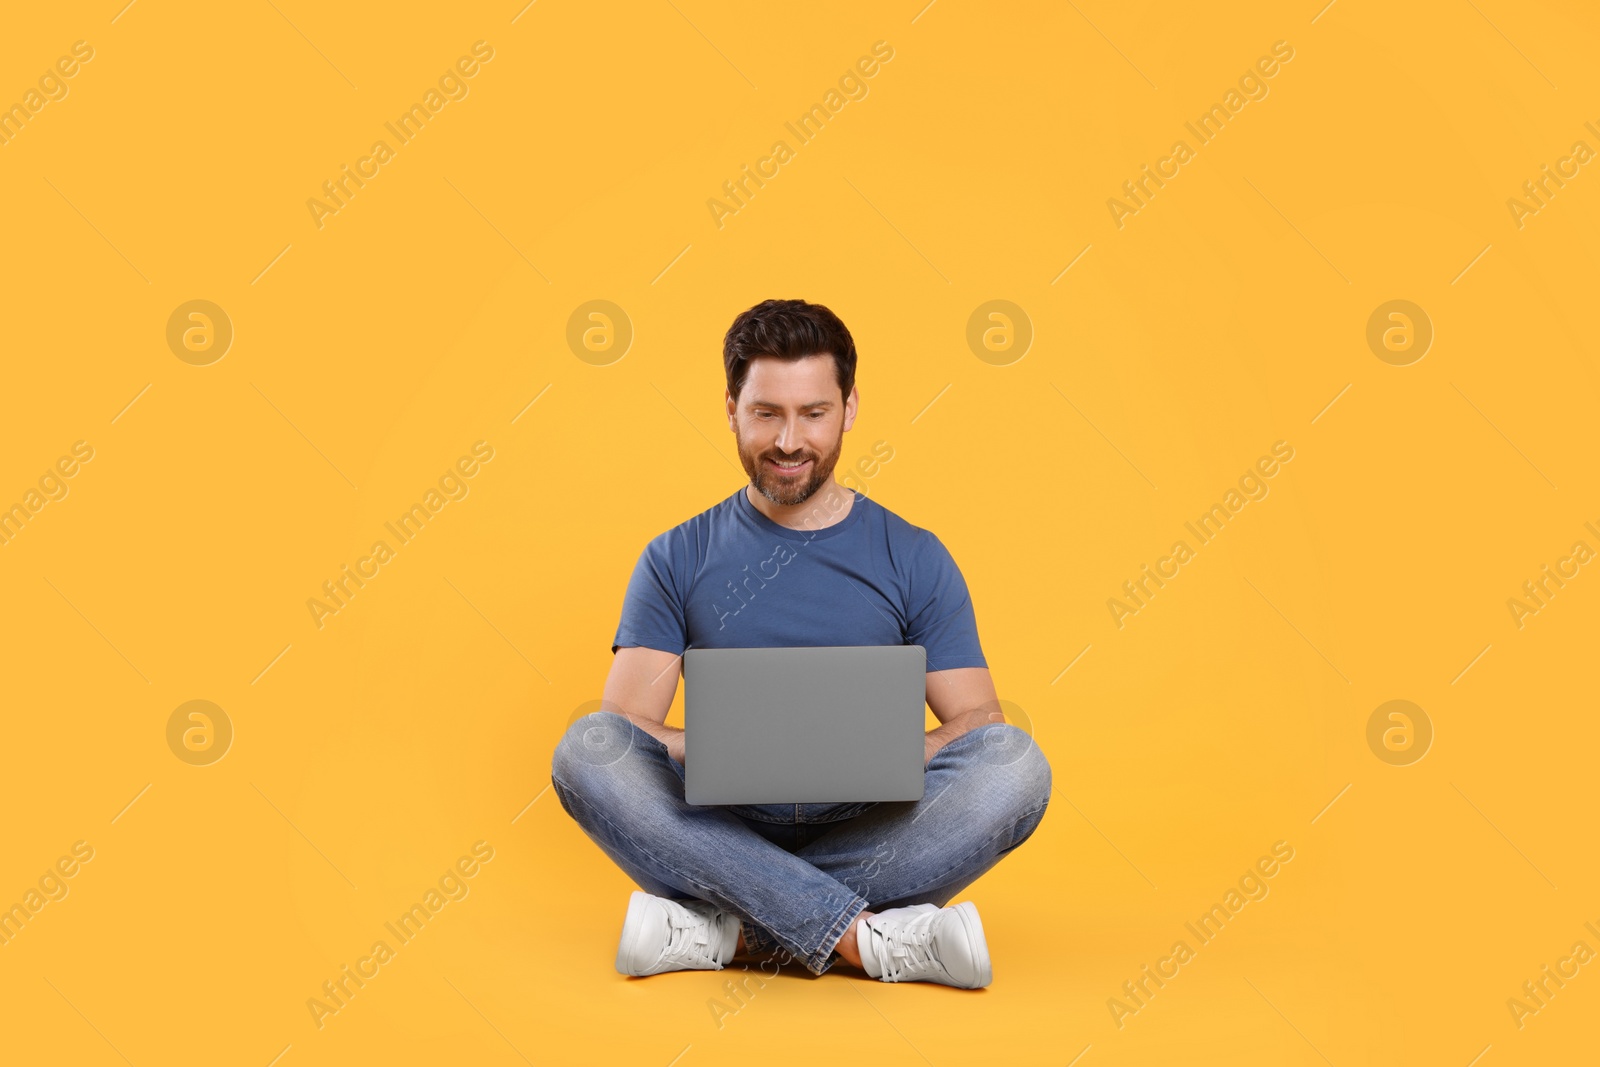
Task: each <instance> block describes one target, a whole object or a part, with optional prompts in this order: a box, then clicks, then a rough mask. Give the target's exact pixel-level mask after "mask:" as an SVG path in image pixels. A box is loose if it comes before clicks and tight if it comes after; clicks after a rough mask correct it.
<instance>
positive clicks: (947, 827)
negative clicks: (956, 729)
mask: <svg viewBox="0 0 1600 1067" xmlns="http://www.w3.org/2000/svg"><path fill="white" fill-rule="evenodd" d="M551 782H552V784H553V786H554V788H555V790H556V795H557V797H558V798H559V799H560V801H561V805H562V807H563V808H565V809H566V811H567V813H568V814H569V815H571V816H572V817H573V819H575V820H576V821H577V823H578V825H579V826H580V827H581V828H582V829H583V830H584V832H585V833H586V834H587V835H588V836H589V837H590V839H591V840H593V841H594V842H595V844H597V845H598V846H599V847H600V848H601V850H602V851H604V852H605V853H606V855H608V856H610V857H611V859H612V860H613V861H614V862H615V863H616V864H617V865H618V866H619V867H621V868H622V869H623V870H624V871H625V872H627V874H628V875H629V876H630V877H631V878H632V879H633V880H634V881H635V882H636V883H637V884H638V885H639V887H640V888H641V889H643V890H644V891H645V892H647V893H651V894H654V895H656V896H662V897H667V898H669V899H679V900H682V899H698V900H705V901H709V902H710V903H712V904H713V905H715V906H716V907H717V908H719V909H721V910H723V911H729V912H732V913H734V914H736V915H737V916H739V918H740V920H741V922H742V929H741V938H740V941H741V949H742V951H744V952H745V953H747V954H751V955H756V956H763V955H768V954H772V953H776V952H779V951H786V952H787V953H788V954H789V955H790V956H792V957H793V958H795V959H798V960H800V961H801V962H802V963H804V964H805V966H806V967H807V969H808V970H810V971H811V972H813V973H814V974H822V973H823V972H824V971H826V970H827V969H828V968H829V966H831V964H832V962H833V959H834V953H835V950H838V953H839V955H840V956H842V957H844V958H845V959H846V961H847V962H850V963H853V964H856V965H859V960H858V959H854V958H852V957H854V955H855V946H854V941H853V939H850V940H849V943H848V944H846V945H845V947H844V948H840V947H839V946H840V943H841V940H843V939H844V935H845V934H847V933H849V932H851V931H853V930H854V928H855V925H856V922H857V920H858V919H859V918H860V917H861V915H862V914H863V913H867V914H871V913H872V912H876V911H883V910H887V909H889V908H896V907H904V906H907V905H910V904H920V903H932V904H936V905H938V906H940V907H943V906H944V905H945V904H946V903H947V902H948V901H949V900H950V899H951V898H952V897H954V896H955V895H956V894H957V893H959V892H960V891H961V890H962V889H963V888H964V887H966V886H967V885H969V884H971V883H972V882H973V881H974V880H976V879H977V878H978V877H979V876H980V875H982V874H983V873H984V872H985V871H987V870H988V869H989V868H990V867H993V866H994V865H995V864H996V863H998V862H999V861H1000V859H1001V858H1002V857H1003V856H1005V855H1006V854H1007V853H1009V852H1010V851H1012V850H1013V849H1015V848H1016V847H1018V846H1019V845H1021V844H1022V842H1023V841H1025V840H1027V839H1028V837H1029V836H1030V835H1032V833H1033V831H1034V829H1035V828H1037V826H1038V825H1039V822H1040V820H1042V819H1043V817H1044V812H1045V809H1046V807H1047V806H1048V805H1049V800H1050V765H1049V762H1048V761H1047V760H1046V759H1045V756H1044V754H1043V753H1042V752H1041V751H1040V750H1039V748H1038V746H1037V745H1036V744H1034V742H1033V739H1032V738H1030V737H1029V736H1028V735H1027V734H1026V733H1024V732H1023V731H1021V730H1019V729H1017V728H1016V727H1015V726H1011V725H1009V724H994V725H990V726H986V727H980V728H979V729H977V730H973V731H971V732H970V733H967V734H963V735H962V736H961V737H958V738H956V739H955V740H954V741H952V742H950V743H949V744H947V745H945V746H944V747H943V748H941V749H940V750H939V751H938V752H936V753H935V754H934V756H933V759H932V760H930V761H929V762H928V765H927V770H926V778H925V792H924V794H923V798H922V799H921V800H917V801H904V802H896V803H879V804H874V805H871V806H869V807H867V808H866V809H865V810H864V811H863V812H862V813H861V814H859V815H856V816H853V817H851V818H847V819H843V820H840V821H838V822H836V823H832V824H828V825H829V829H827V830H825V831H824V832H822V833H821V834H820V835H819V836H817V837H816V838H815V840H812V841H810V842H809V843H807V844H805V845H803V846H801V847H799V848H797V849H795V850H793V851H791V850H789V849H786V848H784V847H782V846H781V845H779V844H777V843H775V842H773V841H771V840H769V839H768V838H767V837H765V836H763V835H762V834H761V833H759V832H758V831H757V830H755V829H753V828H752V827H751V826H750V825H749V824H748V823H747V822H746V821H745V820H744V819H742V818H741V817H739V816H738V815H736V814H734V813H733V812H732V811H730V810H728V809H727V808H726V807H720V806H697V805H692V804H689V803H687V802H686V801H685V800H684V794H683V766H682V765H681V764H679V763H678V762H677V761H676V760H673V759H672V758H671V757H670V756H668V755H667V748H666V746H665V745H664V744H662V743H661V742H660V741H658V740H657V739H656V738H654V737H652V736H651V735H650V734H648V733H646V732H645V731H644V730H642V729H640V728H639V727H637V726H635V725H634V724H633V723H631V722H629V721H628V720H627V719H625V718H623V717H622V716H620V715H616V714H613V713H611V712H603V711H597V712H593V713H591V714H589V715H586V716H584V717H582V718H580V719H579V720H577V721H576V722H574V723H573V724H572V726H571V727H570V728H569V729H568V731H567V733H566V735H565V736H564V737H563V738H562V739H561V742H560V744H558V745H557V747H556V751H555V755H554V757H553V759H552V761H551Z"/></svg>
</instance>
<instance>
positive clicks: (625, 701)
mask: <svg viewBox="0 0 1600 1067" xmlns="http://www.w3.org/2000/svg"><path fill="white" fill-rule="evenodd" d="M682 673H683V657H682V656H681V655H673V654H672V653H671V652H662V651H661V650H660V649H655V648H642V647H633V648H619V649H617V653H616V655H615V656H613V657H612V659H611V673H610V674H608V675H607V676H606V688H605V692H604V693H603V694H602V695H601V697H600V710H601V711H613V712H616V713H617V714H618V715H621V716H623V717H625V718H627V719H629V720H630V721H632V722H633V723H634V724H635V725H637V726H638V727H639V728H640V729H641V730H643V731H645V732H646V733H648V734H650V735H651V736H652V737H655V738H656V739H657V740H659V741H661V742H662V743H663V744H665V745H666V746H667V753H668V755H670V756H671V757H672V758H673V759H675V760H677V761H678V762H679V763H682V762H683V731H682V730H680V729H678V728H677V727H675V726H663V725H662V724H663V723H664V722H666V719H667V709H669V708H671V707H672V698H673V696H675V695H676V694H677V692H678V676H679V675H680V674H682ZM929 677H930V678H931V677H932V675H929Z"/></svg>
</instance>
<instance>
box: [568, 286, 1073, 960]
mask: <svg viewBox="0 0 1600 1067" xmlns="http://www.w3.org/2000/svg"><path fill="white" fill-rule="evenodd" d="M723 365H724V370H725V372H726V377H727V392H726V394H725V400H726V405H727V415H728V427H729V429H731V430H732V431H733V434H734V438H735V440H736V442H737V444H738V450H739V460H740V462H741V463H742V464H743V465H744V469H745V473H746V474H747V475H749V478H750V484H749V485H746V486H742V487H741V488H740V489H739V490H738V491H737V492H735V493H734V494H733V495H732V496H730V497H728V498H726V499H725V500H723V501H721V502H720V503H718V504H716V505H715V506H713V507H711V508H710V509H708V510H706V511H703V512H701V513H700V514H698V515H696V516H694V517H693V518H691V519H689V520H687V521H686V522H683V523H681V524H679V525H677V526H675V527H673V528H672V529H670V530H667V531H666V532H664V533H662V534H660V535H659V536H657V537H655V538H654V539H652V540H651V541H650V543H649V544H648V545H647V546H646V547H645V549H644V551H643V553H642V554H641V555H640V557H639V560H638V562H637V564H636V565H635V567H634V570H633V575H632V577H631V579H630V580H629V582H628V588H627V594H626V596H625V598H624V600H623V606H622V618H621V621H620V623H619V625H618V627H617V631H616V635H615V637H614V639H613V641H612V647H611V650H612V652H613V654H614V658H613V660H612V664H611V672H610V675H609V676H608V677H607V679H606V686H605V693H604V696H603V698H602V700H601V708H600V710H599V711H596V712H592V713H590V714H588V715H585V716H583V717H582V718H580V719H578V720H577V721H576V722H574V723H573V724H572V726H571V727H570V728H569V729H568V730H567V733H566V735H565V736H564V737H563V738H562V739H561V742H560V743H559V745H557V747H556V751H555V756H554V758H553V760H552V764H551V780H552V785H553V786H554V788H555V791H556V795H557V796H558V797H559V798H560V801H561V804H562V806H563V807H564V808H565V809H566V811H567V813H568V814H570V815H571V816H572V817H573V819H575V820H576V821H577V823H578V824H579V826H580V827H582V829H583V830H584V832H585V833H587V834H588V835H589V837H590V838H591V839H592V840H593V841H594V842H595V843H596V844H597V845H598V846H599V847H600V848H601V850H602V851H604V852H605V853H606V855H607V856H609V857H610V858H611V859H612V860H613V861H615V862H616V863H617V864H618V866H620V867H621V868H622V869H623V870H624V871H625V872H626V873H627V874H628V875H629V877H631V878H632V879H633V880H634V881H635V882H636V883H637V884H638V885H639V886H640V888H641V889H642V890H643V892H635V893H634V894H633V895H632V897H631V898H630V901H629V905H628V910H627V913H626V916H625V918H624V921H623V929H622V937H621V942H620V944H619V946H618V949H617V959H616V967H617V970H618V971H620V972H622V973H623V974H628V975H635V976H642V975H649V974H659V973H661V972H663V971H672V970H683V969H700V970H720V969H722V967H724V966H725V965H726V964H727V963H729V962H730V961H732V960H734V959H735V958H739V957H743V958H747V959H760V960H767V959H777V960H778V961H779V962H783V961H786V960H788V959H798V960H800V961H801V962H802V963H804V964H805V966H806V967H807V969H809V970H810V971H812V972H813V973H815V974H821V973H823V972H824V971H826V970H827V969H828V968H829V967H830V966H831V965H832V964H833V963H834V962H835V961H837V960H839V959H843V960H844V961H845V962H846V963H848V964H850V965H852V966H855V967H858V968H861V969H862V970H865V971H866V973H867V974H869V975H870V976H872V977H874V978H879V979H881V980H883V981H885V982H904V981H931V982H939V983H942V984H944V985H951V986H958V987H962V988H978V987H981V986H985V985H988V984H989V982H990V980H991V979H992V976H993V971H992V967H991V964H990V960H989V951H988V946H987V944H986V942H985V939H984V934H983V925H982V923H981V922H980V920H979V918H978V911H977V908H976V906H975V905H974V904H973V903H972V902H971V901H966V902H963V903H961V904H958V905H956V906H954V907H947V906H946V905H947V903H948V901H950V900H951V899H952V898H954V897H955V895H956V894H957V893H959V892H960V891H961V890H962V889H964V888H965V887H966V886H968V885H969V884H971V883H972V882H973V881H974V880H976V879H977V878H978V877H979V876H980V875H981V874H983V873H984V872H985V871H987V870H988V869H989V868H991V867H993V866H994V865H995V864H996V863H998V862H999V861H1000V859H1001V858H1002V857H1004V856H1005V855H1007V854H1008V853H1010V852H1011V851H1012V850H1014V849H1015V848H1017V847H1018V846H1019V845H1021V844H1022V843H1023V842H1024V841H1026V840H1027V839H1028V838H1029V837H1030V836H1031V835H1032V834H1033V832H1034V830H1035V829H1036V828H1037V827H1038V825H1039V823H1040V821H1041V820H1042V819H1043V818H1044V813H1045V808H1046V807H1047V806H1048V805H1049V801H1050V783H1051V779H1050V765H1049V763H1048V761H1047V760H1046V759H1045V757H1044V754H1043V753H1042V752H1041V751H1040V750H1039V748H1038V746H1037V745H1036V744H1034V742H1033V739H1032V738H1031V737H1029V736H1028V734H1027V733H1025V732H1024V731H1022V730H1020V729H1018V728H1017V727H1016V726H1014V725H1012V724H1010V723H1007V722H1006V721H1005V716H1004V714H1003V713H1002V712H1001V710H1000V704H999V700H998V699H997V697H996V694H995V688H994V683H993V681H992V680H991V679H990V677H989V669H988V661H987V660H986V659H985V658H984V655H983V649H982V646H981V644H980V643H979V640H978V629H977V621H976V616H975V614H974V611H973V606H972V600H971V598H970V596H969V595H968V593H967V586H966V582H965V580H964V579H963V578H962V575H961V571H960V569H959V568H958V567H957V566H956V563H955V561H954V559H952V558H951V556H950V553H949V552H948V551H947V550H946V549H945V547H944V545H943V544H942V543H941V542H940V541H939V539H938V538H937V537H935V536H934V535H933V533H931V532H930V531H928V530H924V529H921V528H919V527H916V526H913V525H911V524H910V523H908V522H906V521H905V520H904V519H902V518H900V517H899V516H898V515H896V514H894V513H893V512H891V511H889V510H888V509H887V508H885V507H883V506H882V505H880V504H878V503H877V502H876V501H873V500H870V499H868V498H867V497H866V496H864V495H862V494H861V493H859V492H856V491H854V490H851V489H847V488H846V487H844V486H842V485H840V484H839V483H838V482H836V481H835V480H834V477H833V473H834V467H835V465H836V464H837V463H838V461H839V455H840V452H841V450H842V448H843V442H844V434H845V432H846V431H848V430H849V429H850V428H851V426H852V425H853V424H854V423H855V419H856V411H857V407H858V405H859V403H860V395H859V392H858V390H857V389H856V387H855V373H856V348H855V342H854V340H853V339H852V338H851V336H850V331H849V330H848V329H846V328H845V325H844V323H842V322H841V321H839V318H838V317H837V316H836V315H834V314H833V312H831V311H829V310H828V309H827V308H825V307H822V306H821V305H818V304H808V303H806V302H805V301H803V300H766V301H763V302H762V303H760V304H757V305H756V306H755V307H753V308H750V309H749V310H748V311H745V312H743V313H742V314H740V315H739V316H738V318H736V319H735V320H734V322H733V325H732V327H730V328H729V330H728V333H727V336H726V337H725V338H724V339H723ZM904 644H911V645H920V646H922V647H923V648H924V649H925V650H926V652H927V659H928V675H927V698H928V706H929V707H930V708H931V709H932V710H933V714H934V716H935V717H936V718H937V719H938V720H939V722H940V723H941V725H940V726H939V727H938V728H937V729H934V730H932V731H929V733H928V734H927V739H926V743H925V749H926V762H925V769H924V794H923V798H922V799H921V800H918V801H905V802H893V803H890V802H878V803H860V804H757V805H705V806H697V805H691V804H688V803H687V802H686V801H685V800H684V767H683V760H684V749H683V731H682V730H680V729H676V728H674V727H668V726H666V725H664V722H665V720H666V716H667V710H668V708H669V707H670V706H671V704H672V699H673V696H674V694H675V693H676V692H677V687H678V678H679V676H680V674H681V664H682V659H683V653H684V651H685V650H686V649H688V648H691V647H693V648H784V647H797V646H840V645H904Z"/></svg>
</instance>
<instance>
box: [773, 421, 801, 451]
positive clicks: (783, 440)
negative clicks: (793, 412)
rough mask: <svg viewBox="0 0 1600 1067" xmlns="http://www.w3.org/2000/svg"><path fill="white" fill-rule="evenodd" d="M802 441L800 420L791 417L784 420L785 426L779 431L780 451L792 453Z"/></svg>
mask: <svg viewBox="0 0 1600 1067" xmlns="http://www.w3.org/2000/svg"><path fill="white" fill-rule="evenodd" d="M799 441H800V420H799V419H797V418H795V417H794V416H790V417H789V418H787V419H784V420H783V426H782V427H781V428H780V429H779V430H778V442H777V443H778V449H779V450H780V451H782V452H785V453H792V452H793V451H794V446H795V445H796V444H798V443H799Z"/></svg>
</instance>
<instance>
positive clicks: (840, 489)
mask: <svg viewBox="0 0 1600 1067" xmlns="http://www.w3.org/2000/svg"><path fill="white" fill-rule="evenodd" d="M744 495H745V499H746V500H748V501H750V503H751V504H752V505H753V506H754V507H755V509H756V510H757V511H759V512H761V514H763V515H765V516H766V517H767V518H769V519H771V520H772V521H773V522H775V523H777V524H778V525H779V526H787V527H789V528H790V529H791V530H823V529H826V528H827V527H829V526H833V525H835V524H836V523H840V522H843V521H844V520H845V517H846V516H847V515H849V514H850V509H851V508H852V507H854V506H855V502H856V494H855V492H854V491H852V490H850V489H846V488H845V487H844V486H842V485H840V484H839V483H838V482H836V481H834V480H833V479H831V478H830V479H829V480H828V484H827V485H824V486H823V487H822V488H820V489H818V490H817V491H816V492H815V493H813V494H811V497H810V498H809V499H808V500H805V501H803V502H801V503H799V504H774V503H773V502H772V501H770V500H768V499H767V498H766V497H765V496H763V495H762V494H761V492H760V490H758V489H757V488H756V487H755V486H754V485H747V486H745V487H744Z"/></svg>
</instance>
